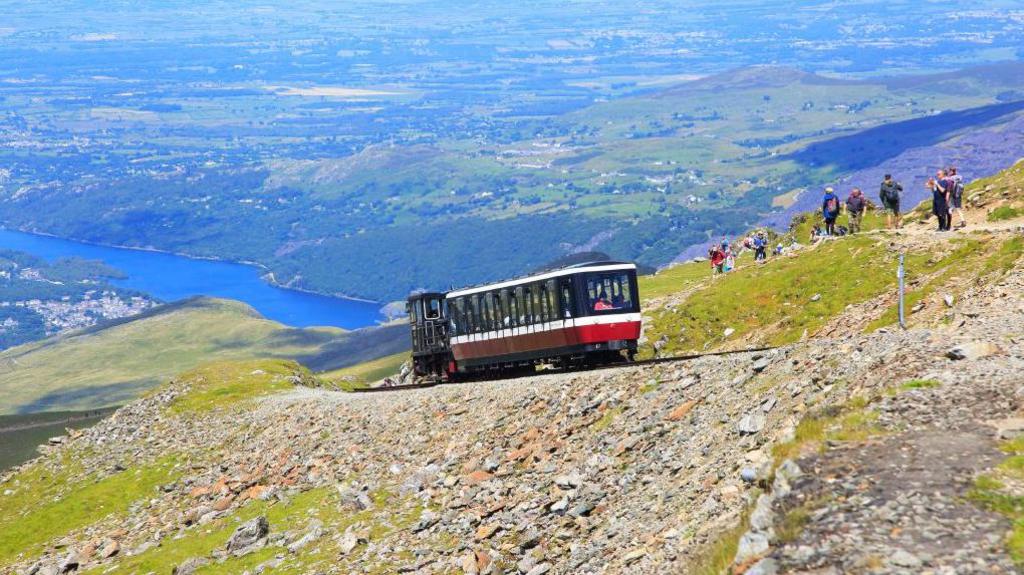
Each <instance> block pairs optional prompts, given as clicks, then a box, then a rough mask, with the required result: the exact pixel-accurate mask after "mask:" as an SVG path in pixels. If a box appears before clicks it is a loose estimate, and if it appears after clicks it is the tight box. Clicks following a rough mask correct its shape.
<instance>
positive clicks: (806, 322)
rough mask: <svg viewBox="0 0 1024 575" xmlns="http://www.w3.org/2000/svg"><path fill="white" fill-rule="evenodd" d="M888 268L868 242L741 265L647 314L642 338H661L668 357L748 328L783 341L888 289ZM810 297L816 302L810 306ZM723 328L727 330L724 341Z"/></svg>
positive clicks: (850, 241)
mask: <svg viewBox="0 0 1024 575" xmlns="http://www.w3.org/2000/svg"><path fill="white" fill-rule="evenodd" d="M894 269H895V256H894V254H892V253H891V252H889V251H888V250H887V249H886V248H885V246H884V244H882V243H880V242H879V241H878V240H877V239H875V238H870V237H867V236H859V237H852V238H845V239H842V240H837V241H831V242H828V243H826V244H824V245H822V246H820V247H818V248H815V249H810V250H807V251H805V252H804V253H801V254H800V255H799V256H798V257H796V258H778V259H775V260H772V261H770V262H769V263H768V264H767V265H750V266H744V267H741V268H739V269H737V270H736V271H734V272H732V273H730V274H726V275H724V276H719V277H717V278H715V280H714V281H712V282H710V283H709V284H708V285H706V286H702V287H701V288H699V289H698V290H696V291H695V292H694V293H693V294H692V295H690V296H689V297H688V298H687V299H686V300H685V302H684V303H683V305H680V306H679V307H678V308H677V309H676V310H675V311H669V310H667V309H663V310H659V311H656V312H654V313H652V314H651V315H652V319H653V321H652V323H651V325H650V328H649V330H648V333H647V337H648V339H649V340H650V341H657V340H658V339H659V338H660V337H661V336H662V335H667V336H668V340H669V341H668V344H667V346H666V348H665V349H666V351H667V352H668V353H678V352H683V351H691V350H702V349H704V348H705V346H706V345H716V344H722V343H725V342H726V341H727V340H728V339H737V338H740V337H743V336H745V335H747V334H748V333H750V332H752V331H755V330H756V331H757V332H758V339H759V340H760V341H763V342H764V343H767V344H771V345H780V344H786V343H791V342H794V341H797V340H799V339H800V337H801V336H802V334H803V333H804V332H805V331H806V332H808V333H813V332H814V331H816V330H817V329H819V328H820V327H822V326H823V325H824V324H825V323H826V322H827V321H828V320H829V318H831V317H834V316H835V315H837V314H838V313H840V312H841V311H842V310H843V309H844V308H845V307H846V306H847V305H848V304H851V303H857V302H860V301H864V300H866V299H869V298H871V297H873V296H875V295H877V294H879V293H882V292H883V291H885V290H887V289H892V287H893V286H894V285H895V282H896V279H895V273H893V270H894ZM816 294H820V295H821V297H820V298H819V299H818V300H817V301H812V299H813V296H814V295H816ZM726 328H732V329H733V330H735V331H734V332H733V333H732V335H731V336H730V337H729V338H726V337H725V336H724V331H725V329H726Z"/></svg>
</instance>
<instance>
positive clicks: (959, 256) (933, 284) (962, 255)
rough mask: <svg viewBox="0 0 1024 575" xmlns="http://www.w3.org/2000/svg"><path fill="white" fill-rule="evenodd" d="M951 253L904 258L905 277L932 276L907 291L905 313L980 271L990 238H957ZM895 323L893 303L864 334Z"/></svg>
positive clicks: (960, 286)
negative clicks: (951, 284)
mask: <svg viewBox="0 0 1024 575" xmlns="http://www.w3.org/2000/svg"><path fill="white" fill-rule="evenodd" d="M952 246H953V249H952V251H946V252H941V253H939V254H937V255H935V256H931V257H928V256H925V255H923V254H913V255H908V256H907V258H906V265H905V269H906V273H907V278H908V279H909V278H913V277H914V276H915V275H917V276H922V275H932V277H931V278H930V279H929V280H928V281H926V282H924V283H923V284H922V285H919V286H917V287H916V288H914V289H908V290H907V292H906V296H905V299H904V302H905V303H904V305H905V309H906V310H907V311H906V312H905V313H906V314H907V316H908V317H909V316H910V312H909V310H910V309H911V308H912V307H914V306H915V305H917V304H918V303H920V302H921V301H923V300H924V299H925V298H927V297H929V296H931V295H932V294H934V293H936V292H937V291H938V290H940V289H942V288H944V287H946V286H948V285H949V284H950V282H951V281H952V279H953V278H954V277H957V276H972V275H974V274H975V273H976V272H977V270H978V269H983V267H984V264H985V262H986V259H987V258H988V257H989V250H990V248H991V239H990V238H979V239H975V238H971V239H960V240H956V241H953V242H952ZM953 287H954V288H956V289H954V290H952V291H954V292H956V291H959V290H962V289H963V288H965V287H967V284H966V282H959V283H958V284H957V285H955V286H953ZM898 321H899V306H898V304H893V305H891V306H889V308H888V309H887V310H886V311H885V313H883V314H882V315H881V316H879V317H878V319H876V320H874V321H873V322H871V323H869V324H868V326H867V327H866V328H865V331H868V332H871V331H874V330H876V329H878V328H881V327H886V326H890V325H893V324H895V323H896V322H898Z"/></svg>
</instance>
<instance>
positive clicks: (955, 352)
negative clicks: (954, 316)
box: [946, 341, 1002, 361]
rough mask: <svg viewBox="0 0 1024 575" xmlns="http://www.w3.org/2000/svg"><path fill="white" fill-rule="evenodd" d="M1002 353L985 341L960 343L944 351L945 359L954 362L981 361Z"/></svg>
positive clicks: (995, 346)
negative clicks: (964, 360)
mask: <svg viewBox="0 0 1024 575" xmlns="http://www.w3.org/2000/svg"><path fill="white" fill-rule="evenodd" d="M999 353H1002V350H1001V349H1000V348H999V346H997V345H995V344H994V343H990V342H987V341H971V342H967V343H962V344H960V345H958V346H956V347H954V348H951V349H949V350H948V351H946V357H948V358H949V359H952V360H954V361H960V360H963V359H970V360H974V359H981V358H984V357H989V356H992V355H997V354H999Z"/></svg>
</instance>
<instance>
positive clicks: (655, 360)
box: [352, 346, 778, 393]
mask: <svg viewBox="0 0 1024 575" xmlns="http://www.w3.org/2000/svg"><path fill="white" fill-rule="evenodd" d="M774 349H778V348H777V347H772V346H769V347H753V348H748V349H732V350H727V351H710V352H707V353H694V354H688V355H674V356H671V357H656V358H652V359H642V360H640V361H630V362H623V363H609V364H604V365H594V366H590V367H583V368H577V369H573V370H569V371H571V372H573V373H575V372H584V371H597V370H602V369H614V368H618V367H633V366H643V365H656V364H661V363H674V362H677V361H692V360H695V359H700V358H702V357H721V356H725V355H737V354H740V353H757V352H761V351H772V350H774ZM569 371H562V370H551V371H539V372H537V375H542V374H544V373H569ZM476 381H487V380H476ZM492 381H493V380H492ZM471 382H472V380H470V381H467V382H466V383H471ZM438 385H452V384H443V383H442V382H440V381H428V382H423V383H414V384H410V385H390V386H386V387H385V386H381V387H365V388H363V389H354V390H352V393H385V392H389V391H406V390H410V389H426V388H429V387H435V386H438Z"/></svg>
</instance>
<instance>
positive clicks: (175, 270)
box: [0, 229, 383, 329]
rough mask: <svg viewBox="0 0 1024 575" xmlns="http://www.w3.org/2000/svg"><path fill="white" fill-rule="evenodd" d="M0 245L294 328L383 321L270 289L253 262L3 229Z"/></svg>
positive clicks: (362, 309)
mask: <svg viewBox="0 0 1024 575" xmlns="http://www.w3.org/2000/svg"><path fill="white" fill-rule="evenodd" d="M0 248H8V249H12V250H18V251H22V252H26V253H30V254H33V255H35V256H38V257H41V258H44V259H46V260H54V259H57V258H61V257H80V258H86V259H91V260H101V261H103V262H104V263H106V264H108V265H111V266H113V267H115V268H117V269H119V270H121V271H122V272H124V273H125V274H127V276H128V277H127V279H123V280H111V281H110V283H112V284H114V285H118V286H121V287H125V288H131V289H135V290H138V291H141V292H145V293H147V294H149V295H151V296H153V297H155V298H158V299H160V300H163V301H167V302H170V301H175V300H179V299H182V298H186V297H190V296H196V295H207V296H213V297H220V298H228V299H234V300H239V301H243V302H245V303H247V304H249V305H251V306H252V307H254V308H255V309H256V311H258V312H260V313H261V314H262V315H263V316H264V317H267V318H269V319H272V320H275V321H279V322H281V323H284V324H287V325H291V326H296V327H308V326H314V325H323V326H335V327H341V328H345V329H355V328H360V327H366V326H370V325H374V324H375V323H377V321H378V320H381V319H383V316H382V315H381V313H380V307H381V306H380V304H377V303H370V302H362V301H355V300H349V299H343V298H336V297H330V296H323V295H317V294H310V293H305V292H300V291H295V290H289V289H284V288H279V287H275V286H273V285H271V284H269V283H267V282H266V281H264V280H263V279H262V277H261V275H262V274H263V271H262V270H261V269H259V268H257V267H256V266H250V265H245V264H236V263H230V262H220V261H213V260H201V259H193V258H187V257H184V256H177V255H173V254H165V253H159V252H150V251H142V250H131V249H126V248H114V247H107V246H97V245H92V244H85V243H81V242H75V241H71V240H64V239H59V238H52V237H48V236H40V235H35V234H28V233H23V232H17V231H12V230H5V229H0Z"/></svg>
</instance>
